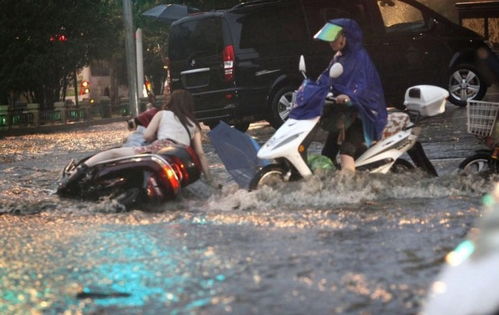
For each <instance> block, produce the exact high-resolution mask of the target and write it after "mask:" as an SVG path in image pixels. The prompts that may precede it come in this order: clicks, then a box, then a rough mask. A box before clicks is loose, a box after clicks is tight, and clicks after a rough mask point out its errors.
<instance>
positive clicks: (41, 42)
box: [0, 0, 119, 108]
mask: <svg viewBox="0 0 499 315" xmlns="http://www.w3.org/2000/svg"><path fill="white" fill-rule="evenodd" d="M114 6H115V4H114V1H99V0H51V1H30V0H2V2H1V4H0V30H1V31H0V47H2V48H3V49H2V50H0V101H1V102H2V103H3V102H5V101H9V102H10V103H13V102H14V101H15V100H16V99H17V97H18V96H19V95H21V94H24V95H25V96H27V97H28V100H29V101H34V102H38V103H40V104H41V105H42V108H46V107H48V106H50V105H51V104H52V103H53V102H54V101H57V100H59V99H60V95H61V91H62V89H63V87H65V86H66V85H67V83H68V82H69V80H71V79H72V76H73V75H74V72H75V70H77V69H80V68H82V67H83V66H85V65H87V64H88V62H89V60H90V59H92V58H105V57H107V56H109V54H110V52H111V51H112V50H113V47H114V46H115V45H116V44H117V43H118V42H117V39H118V38H117V37H116V33H119V31H118V30H119V27H118V24H117V23H116V21H117V19H116V18H115V17H114V16H113V12H116V9H115V8H113V7H114ZM65 39H66V40H65Z"/></svg>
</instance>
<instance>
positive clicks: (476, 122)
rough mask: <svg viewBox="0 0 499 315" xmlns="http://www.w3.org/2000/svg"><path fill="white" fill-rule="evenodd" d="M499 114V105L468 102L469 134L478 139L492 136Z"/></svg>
mask: <svg viewBox="0 0 499 315" xmlns="http://www.w3.org/2000/svg"><path fill="white" fill-rule="evenodd" d="M498 112H499V103H495V102H485V101H468V105H467V106H466V113H467V115H468V132H469V133H471V134H474V135H475V136H478V137H488V136H490V135H491V134H492V131H493V130H494V126H495V123H496V119H497V113H498Z"/></svg>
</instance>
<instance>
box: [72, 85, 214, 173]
mask: <svg viewBox="0 0 499 315" xmlns="http://www.w3.org/2000/svg"><path fill="white" fill-rule="evenodd" d="M144 139H145V140H146V141H147V142H151V141H153V142H152V143H151V144H150V145H146V146H142V147H122V148H115V149H111V150H107V151H103V152H100V153H98V154H96V155H94V156H92V157H91V158H89V159H88V160H86V161H85V163H82V164H80V166H79V167H81V168H82V170H80V171H78V170H77V171H76V172H75V173H74V174H73V175H75V176H81V174H84V170H83V169H85V168H87V167H89V166H93V165H95V164H97V163H99V162H101V161H105V160H110V159H115V158H119V157H124V156H129V155H135V154H140V153H157V152H158V151H160V150H161V149H163V148H164V147H167V146H169V145H171V144H172V143H175V144H183V145H190V146H192V147H193V149H194V151H195V152H196V153H197V155H198V157H199V161H200V162H201V167H202V171H203V173H204V175H205V177H206V179H207V180H208V181H211V180H212V178H211V175H210V173H209V170H208V162H207V160H206V157H205V154H204V150H203V146H202V142H201V128H200V126H199V123H198V122H197V120H196V118H195V117H194V102H193V99H192V95H191V94H190V93H189V92H188V91H186V90H176V91H174V92H173V93H172V94H171V98H170V100H169V102H168V104H167V106H166V108H165V110H162V111H160V112H158V113H157V114H156V115H154V117H153V119H152V120H151V122H150V123H149V125H148V126H147V128H146V130H145V132H144ZM78 173H80V175H78ZM72 177H73V176H71V178H72ZM68 181H69V179H68ZM71 181H73V179H71Z"/></svg>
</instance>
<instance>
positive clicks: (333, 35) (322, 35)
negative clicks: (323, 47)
mask: <svg viewBox="0 0 499 315" xmlns="http://www.w3.org/2000/svg"><path fill="white" fill-rule="evenodd" d="M342 31H343V27H341V26H339V25H336V24H332V23H329V22H328V23H326V24H325V25H324V26H323V27H322V28H321V29H320V30H319V31H318V32H317V34H315V35H314V39H319V40H323V41H325V42H334V41H335V40H336V39H338V36H339V35H340V34H341V33H342Z"/></svg>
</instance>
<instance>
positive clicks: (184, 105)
mask: <svg viewBox="0 0 499 315" xmlns="http://www.w3.org/2000/svg"><path fill="white" fill-rule="evenodd" d="M166 109H167V110H171V111H172V112H173V113H174V114H175V116H177V117H178V119H179V120H180V122H181V123H182V124H183V125H184V126H192V123H194V124H195V125H196V126H197V127H198V128H200V126H199V122H198V121H197V120H196V117H195V116H194V100H193V98H192V95H191V93H190V92H189V91H186V90H175V91H173V92H172V94H171V96H170V101H169V102H168V104H167V105H166Z"/></svg>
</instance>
